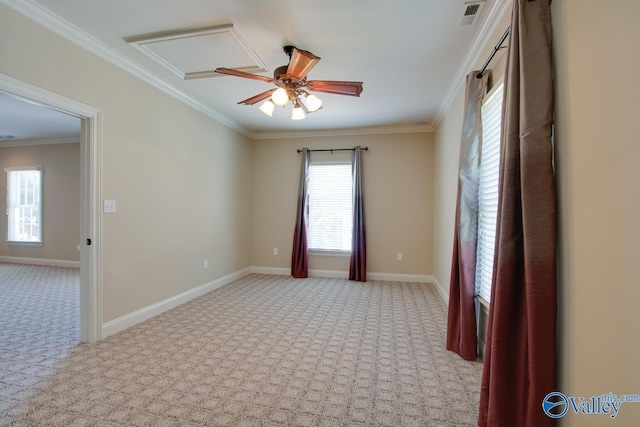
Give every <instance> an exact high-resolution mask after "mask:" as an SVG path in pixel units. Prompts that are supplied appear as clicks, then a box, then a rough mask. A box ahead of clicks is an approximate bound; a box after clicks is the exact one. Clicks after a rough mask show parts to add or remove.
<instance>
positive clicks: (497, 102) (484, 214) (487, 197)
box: [476, 83, 503, 302]
mask: <svg viewBox="0 0 640 427" xmlns="http://www.w3.org/2000/svg"><path fill="white" fill-rule="evenodd" d="M502 87H503V84H502V83H500V84H498V85H496V86H494V88H493V89H492V90H491V92H489V94H487V96H486V97H485V101H484V102H483V104H482V110H481V115H482V150H481V153H480V182H479V185H478V249H477V253H476V295H477V296H479V297H480V298H482V299H484V300H485V301H487V302H489V300H490V299H491V280H492V278H493V255H494V247H495V239H496V223H497V219H498V178H499V169H500V129H501V117H502Z"/></svg>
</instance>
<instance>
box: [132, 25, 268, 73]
mask: <svg viewBox="0 0 640 427" xmlns="http://www.w3.org/2000/svg"><path fill="white" fill-rule="evenodd" d="M124 40H125V41H126V42H127V43H129V44H130V45H131V46H132V47H134V48H136V49H137V50H139V51H140V52H142V53H143V54H144V55H146V56H147V57H148V58H150V59H152V60H153V61H155V62H156V63H158V64H160V65H162V66H163V67H165V68H166V69H167V70H169V71H171V72H172V73H173V74H175V75H177V76H178V77H180V78H181V79H183V80H191V79H202V78H207V77H219V76H220V74H216V72H215V69H216V68H218V67H227V68H235V69H238V70H241V71H246V72H250V73H260V72H264V71H267V67H266V65H265V64H264V62H262V60H261V59H260V58H259V57H258V55H257V54H256V53H255V51H254V50H253V49H252V48H251V46H249V43H247V41H246V40H245V39H244V38H243V37H242V36H241V35H240V33H239V32H238V30H237V29H236V28H235V27H234V26H233V24H224V25H217V26H214V27H207V28H199V29H195V30H183V31H168V32H162V33H154V34H146V35H141V36H134V37H127V38H125V39H124Z"/></svg>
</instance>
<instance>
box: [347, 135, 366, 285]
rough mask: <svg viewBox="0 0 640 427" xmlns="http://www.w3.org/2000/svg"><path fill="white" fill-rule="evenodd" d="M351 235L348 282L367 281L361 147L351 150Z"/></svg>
mask: <svg viewBox="0 0 640 427" xmlns="http://www.w3.org/2000/svg"><path fill="white" fill-rule="evenodd" d="M352 173H353V233H352V236H351V261H350V262H349V280H356V281H359V282H366V281H367V231H366V227H365V223H364V199H363V192H362V147H360V146H357V147H355V148H354V149H353V158H352Z"/></svg>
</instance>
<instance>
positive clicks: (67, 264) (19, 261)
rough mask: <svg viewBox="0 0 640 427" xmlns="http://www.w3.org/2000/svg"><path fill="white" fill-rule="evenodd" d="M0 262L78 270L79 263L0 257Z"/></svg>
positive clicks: (62, 260) (60, 260) (61, 260)
mask: <svg viewBox="0 0 640 427" xmlns="http://www.w3.org/2000/svg"><path fill="white" fill-rule="evenodd" d="M0 262H7V263H10V264H31V265H47V266H49V267H70V268H80V261H68V260H64V259H47V258H26V257H18V256H0Z"/></svg>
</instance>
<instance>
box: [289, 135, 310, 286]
mask: <svg viewBox="0 0 640 427" xmlns="http://www.w3.org/2000/svg"><path fill="white" fill-rule="evenodd" d="M310 156H311V153H310V151H309V149H307V148H303V149H302V156H301V157H302V159H301V164H300V180H299V182H298V203H297V208H296V223H295V228H294V230H293V250H292V252H291V275H292V276H293V277H296V278H304V277H307V276H308V275H309V246H308V244H307V226H308V224H309V162H310V158H311V157H310Z"/></svg>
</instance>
